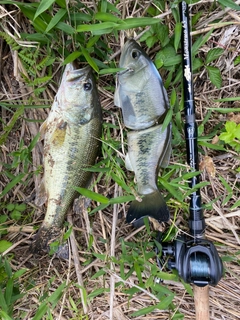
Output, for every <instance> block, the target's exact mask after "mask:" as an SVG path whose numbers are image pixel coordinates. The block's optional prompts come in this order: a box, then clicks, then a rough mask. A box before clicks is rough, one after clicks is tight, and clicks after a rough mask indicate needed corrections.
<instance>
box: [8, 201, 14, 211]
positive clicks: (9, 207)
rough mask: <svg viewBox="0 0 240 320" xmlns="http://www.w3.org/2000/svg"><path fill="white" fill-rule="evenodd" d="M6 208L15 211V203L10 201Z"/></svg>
mask: <svg viewBox="0 0 240 320" xmlns="http://www.w3.org/2000/svg"><path fill="white" fill-rule="evenodd" d="M6 208H7V210H8V211H13V210H14V209H15V204H13V203H9V204H8V205H7V207H6Z"/></svg>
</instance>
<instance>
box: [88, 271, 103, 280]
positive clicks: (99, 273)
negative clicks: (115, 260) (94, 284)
mask: <svg viewBox="0 0 240 320" xmlns="http://www.w3.org/2000/svg"><path fill="white" fill-rule="evenodd" d="M104 274H106V271H105V270H103V269H100V270H99V271H98V272H96V273H95V274H94V275H93V276H92V277H91V280H94V279H97V278H99V277H101V276H103V275H104Z"/></svg>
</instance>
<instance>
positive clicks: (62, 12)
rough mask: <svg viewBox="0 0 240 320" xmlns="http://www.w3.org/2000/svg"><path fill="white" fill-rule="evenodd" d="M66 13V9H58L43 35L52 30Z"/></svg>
mask: <svg viewBox="0 0 240 320" xmlns="http://www.w3.org/2000/svg"><path fill="white" fill-rule="evenodd" d="M66 13H67V10H66V9H60V10H59V11H58V12H57V13H56V14H55V16H54V17H53V18H52V20H51V21H50V23H49V24H48V26H47V28H46V30H45V33H48V32H49V31H50V30H52V28H54V27H55V26H56V24H58V22H59V21H60V20H61V19H62V18H63V17H64V16H65V15H66Z"/></svg>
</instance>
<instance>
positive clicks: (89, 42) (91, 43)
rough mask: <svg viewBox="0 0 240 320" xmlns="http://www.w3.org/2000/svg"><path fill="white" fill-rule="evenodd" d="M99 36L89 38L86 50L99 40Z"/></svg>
mask: <svg viewBox="0 0 240 320" xmlns="http://www.w3.org/2000/svg"><path fill="white" fill-rule="evenodd" d="M99 38H100V36H94V37H90V39H89V41H88V43H87V45H86V48H91V47H93V46H94V44H95V43H96V42H97V41H98V40H99Z"/></svg>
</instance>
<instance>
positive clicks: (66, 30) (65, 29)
mask: <svg viewBox="0 0 240 320" xmlns="http://www.w3.org/2000/svg"><path fill="white" fill-rule="evenodd" d="M56 28H57V29H59V30H61V31H63V32H64V33H67V34H69V35H73V34H74V33H75V32H76V30H75V29H74V28H73V27H72V26H70V25H69V24H66V23H65V22H62V21H60V22H58V24H56Z"/></svg>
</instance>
